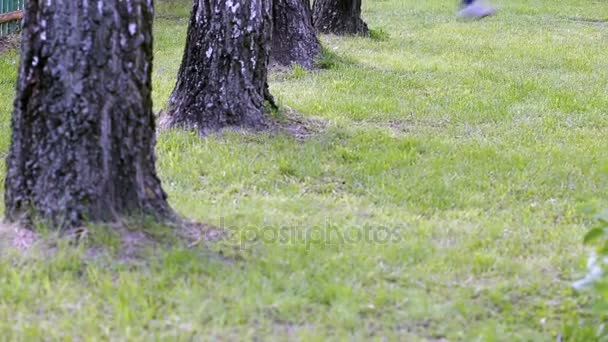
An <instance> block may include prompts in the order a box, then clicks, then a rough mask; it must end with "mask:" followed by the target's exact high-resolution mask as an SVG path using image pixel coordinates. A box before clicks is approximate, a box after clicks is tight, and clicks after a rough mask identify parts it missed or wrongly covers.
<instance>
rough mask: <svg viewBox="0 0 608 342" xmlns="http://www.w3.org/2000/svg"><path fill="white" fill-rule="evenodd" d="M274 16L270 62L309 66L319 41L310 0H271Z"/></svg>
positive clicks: (319, 51)
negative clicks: (313, 22)
mask: <svg viewBox="0 0 608 342" xmlns="http://www.w3.org/2000/svg"><path fill="white" fill-rule="evenodd" d="M273 19H274V29H273V35H272V50H271V55H270V57H271V61H272V63H273V64H275V63H276V64H279V65H283V66H291V65H292V64H294V63H295V64H299V65H301V66H302V67H305V68H309V69H310V68H312V67H313V66H314V62H315V58H316V57H317V56H318V55H319V54H320V53H321V43H320V42H319V40H318V39H317V35H316V32H315V29H314V26H313V24H312V12H311V11H310V1H309V0H274V4H273Z"/></svg>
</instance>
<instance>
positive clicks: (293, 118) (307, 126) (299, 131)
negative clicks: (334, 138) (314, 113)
mask: <svg viewBox="0 0 608 342" xmlns="http://www.w3.org/2000/svg"><path fill="white" fill-rule="evenodd" d="M281 114H282V117H280V118H277V119H275V120H273V122H272V123H271V130H272V131H274V132H276V133H284V134H287V135H289V136H292V137H294V138H295V139H297V140H301V141H302V140H307V139H309V138H311V137H312V136H314V135H316V134H319V133H323V132H325V130H326V129H327V122H326V121H325V120H322V119H320V118H315V117H309V116H304V115H302V114H300V113H298V112H297V111H296V110H294V109H293V108H290V107H284V108H282V112H281Z"/></svg>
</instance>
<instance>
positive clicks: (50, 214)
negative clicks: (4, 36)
mask: <svg viewBox="0 0 608 342" xmlns="http://www.w3.org/2000/svg"><path fill="white" fill-rule="evenodd" d="M152 21H153V4H152V1H151V0H104V1H87V0H74V1H62V2H61V3H55V2H51V1H46V0H28V1H27V2H26V9H25V19H24V31H23V36H22V46H21V66H20V70H19V77H18V81H17V82H18V83H17V95H16V99H15V107H14V112H13V116H12V132H13V133H12V143H11V147H10V151H9V155H8V158H7V176H6V180H5V205H6V215H7V218H8V220H10V221H21V220H25V222H24V223H26V224H29V223H31V220H38V219H42V220H43V221H44V222H46V223H48V224H52V225H53V226H54V227H56V228H72V227H77V226H79V225H81V224H83V223H84V222H86V221H96V222H99V221H102V222H112V221H115V220H116V219H117V218H118V217H120V216H126V215H139V214H146V215H148V214H149V215H154V216H156V217H157V218H161V217H169V216H170V215H172V212H171V209H170V208H169V206H168V204H167V201H166V195H165V193H164V191H163V189H162V188H161V182H160V180H159V178H158V177H157V176H156V171H155V154H154V145H155V127H154V115H153V113H152V99H151V71H152V56H153V51H152Z"/></svg>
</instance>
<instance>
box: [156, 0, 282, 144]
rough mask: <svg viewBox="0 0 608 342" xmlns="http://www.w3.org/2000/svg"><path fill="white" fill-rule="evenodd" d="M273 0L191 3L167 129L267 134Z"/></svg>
mask: <svg viewBox="0 0 608 342" xmlns="http://www.w3.org/2000/svg"><path fill="white" fill-rule="evenodd" d="M271 5H272V0H256V1H252V0H232V1H225V0H193V6H192V15H191V18H190V25H189V27H188V38H187V41H186V50H185V52H184V57H183V60H182V65H181V67H180V70H179V73H178V76H177V84H176V86H175V89H174V90H173V93H172V94H171V97H170V98H169V106H168V110H167V112H166V113H164V114H163V118H162V125H163V126H168V127H171V126H185V127H189V128H194V129H196V130H198V131H199V132H201V133H202V134H206V133H209V132H212V131H217V130H220V129H222V128H229V127H232V128H264V127H266V126H267V122H266V116H265V109H266V108H265V107H266V105H267V104H271V105H274V102H273V100H272V96H271V95H270V92H269V91H268V83H267V73H268V59H269V52H270V51H269V50H270V38H271V34H272V18H271Z"/></svg>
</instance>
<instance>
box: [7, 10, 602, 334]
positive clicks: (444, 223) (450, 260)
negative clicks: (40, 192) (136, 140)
mask: <svg viewBox="0 0 608 342" xmlns="http://www.w3.org/2000/svg"><path fill="white" fill-rule="evenodd" d="M157 2H158V4H157V7H158V11H157V15H158V19H157V21H156V26H155V33H156V36H155V38H156V45H155V50H156V53H155V73H154V87H155V89H154V101H155V110H157V111H160V110H162V109H163V107H164V106H165V103H166V101H167V98H168V96H169V94H170V92H171V90H172V87H173V85H174V83H175V76H176V73H177V69H178V67H179V63H180V61H181V54H182V52H183V44H184V40H185V29H186V25H187V22H188V20H187V16H188V11H189V5H190V2H189V1H185V0H184V1H175V2H167V1H164V2H163V1H157ZM364 3H365V4H364V7H365V8H364V17H365V19H366V21H367V22H368V24H369V25H370V27H371V28H372V29H373V30H374V38H373V39H369V38H338V37H322V40H323V43H324V45H325V46H326V48H327V50H329V51H331V52H332V53H331V56H333V57H331V58H326V59H325V64H327V65H328V66H329V69H326V70H321V71H314V72H306V71H303V70H301V69H296V70H295V71H293V72H290V73H281V74H273V75H272V76H271V82H270V83H271V90H272V93H273V94H274V95H275V97H276V99H277V101H278V102H279V103H280V104H281V106H283V108H284V109H285V111H287V110H289V109H287V108H291V109H293V110H295V111H297V112H299V113H301V115H303V116H304V117H308V118H311V120H313V122H314V123H315V125H313V126H314V127H317V128H318V129H317V130H316V132H315V134H313V135H312V136H311V137H309V138H307V139H304V140H298V139H295V138H293V137H291V136H289V135H286V134H284V135H280V134H279V135H276V134H275V135H272V134H237V133H227V134H224V135H220V136H214V137H207V138H201V137H198V136H197V135H196V134H191V133H188V132H178V131H176V132H163V133H161V134H160V135H159V141H158V147H157V151H158V168H159V173H160V175H161V178H162V180H163V184H164V187H165V189H166V190H167V192H168V193H169V195H170V202H171V204H172V206H173V207H174V208H175V209H176V210H177V211H178V212H179V213H180V214H182V215H183V216H184V217H187V218H190V219H194V220H197V221H199V222H205V223H208V224H210V225H214V226H217V227H220V228H222V229H225V230H226V231H228V232H230V234H229V235H228V234H227V235H225V236H224V237H223V238H221V239H219V240H217V239H212V240H209V241H199V242H198V243H195V244H191V245H190V246H184V244H179V243H178V244H175V243H167V244H166V247H164V248H156V249H154V250H150V251H149V252H148V253H147V254H146V255H143V256H140V257H137V258H123V257H120V255H119V254H120V253H119V252H117V250H118V249H119V247H120V245H121V242H120V241H118V242H117V239H119V238H118V237H116V236H113V235H112V234H111V233H105V234H104V233H103V230H94V229H93V233H91V234H92V236H94V238H93V239H92V240H95V241H96V242H97V243H98V244H101V245H102V247H105V248H102V249H101V252H99V251H98V252H96V253H90V250H88V249H87V247H82V246H81V247H74V246H71V245H68V244H67V243H66V242H62V240H59V243H58V247H54V248H51V249H50V251H51V252H53V254H54V256H53V257H45V255H46V254H48V252H49V250H46V251H44V248H41V249H36V248H33V249H31V250H30V251H29V252H27V253H25V254H24V253H17V252H13V251H4V252H3V253H2V256H1V257H0V336H1V337H0V340H5V339H6V340H40V339H44V340H57V339H66V338H69V337H72V338H77V339H79V340H105V339H113V340H125V339H127V340H141V341H148V340H190V339H192V338H196V339H220V340H242V339H254V338H255V339H259V340H268V339H279V340H291V339H301V340H325V339H336V340H345V339H360V340H363V339H366V338H370V337H375V338H380V337H388V339H389V340H406V341H418V340H420V341H446V340H449V341H459V340H463V341H476V340H478V341H514V340H524V341H555V340H556V339H558V338H560V337H561V338H563V339H564V340H579V341H589V340H591V339H592V335H591V333H592V332H594V331H595V330H596V328H595V327H593V324H595V323H597V322H596V321H595V318H594V317H593V316H592V315H590V314H588V313H585V312H586V310H588V309H589V303H590V301H591V298H590V297H589V295H587V294H576V293H574V292H573V291H572V290H571V286H570V284H571V282H572V280H575V279H578V278H579V277H581V276H582V274H583V273H584V271H585V258H586V256H587V251H586V250H585V248H584V247H583V246H582V245H581V240H582V236H583V235H584V232H585V231H586V229H588V228H589V216H588V214H586V213H585V208H587V207H592V208H602V207H608V193H607V191H606V190H607V189H608V119H607V113H608V52H607V51H608V50H607V48H606V47H607V46H608V22H607V20H608V6H607V4H606V2H605V1H599V0H596V1H591V0H573V1H555V0H535V1H528V0H512V1H507V0H502V1H497V4H498V5H500V6H501V11H500V13H499V15H497V16H496V17H493V18H488V19H486V20H483V21H472V22H469V21H462V20H458V19H457V18H455V15H454V14H455V10H456V6H457V4H456V1H455V0H454V1H452V2H450V1H444V0H426V1H415V0H367V1H364ZM17 64H18V62H17V53H16V52H15V51H10V52H8V53H4V54H2V55H0V151H1V157H2V158H4V157H5V156H6V151H7V150H8V146H9V141H10V124H9V121H10V112H11V102H12V97H13V95H14V82H15V77H16V68H17ZM314 127H313V128H314ZM3 172H4V170H2V173H3ZM159 229H160V228H159ZM161 230H162V229H161ZM166 233H167V232H166V231H165V232H164V234H166ZM51 235H52V234H51ZM3 246H4V248H5V250H6V244H5V245H3ZM91 254H94V256H91Z"/></svg>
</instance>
